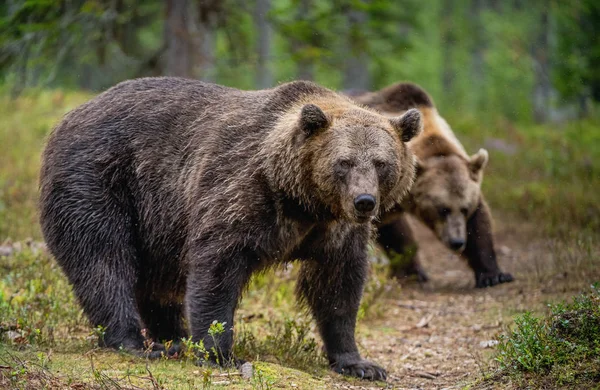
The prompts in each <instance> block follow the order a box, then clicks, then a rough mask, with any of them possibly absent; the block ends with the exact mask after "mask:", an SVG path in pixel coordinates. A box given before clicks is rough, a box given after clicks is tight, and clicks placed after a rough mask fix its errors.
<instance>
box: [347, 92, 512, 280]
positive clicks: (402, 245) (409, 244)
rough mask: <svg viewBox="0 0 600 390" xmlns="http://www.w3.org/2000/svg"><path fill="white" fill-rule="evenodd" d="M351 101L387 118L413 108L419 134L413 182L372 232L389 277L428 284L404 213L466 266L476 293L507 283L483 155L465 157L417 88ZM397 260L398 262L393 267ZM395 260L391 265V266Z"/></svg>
mask: <svg viewBox="0 0 600 390" xmlns="http://www.w3.org/2000/svg"><path fill="white" fill-rule="evenodd" d="M350 95H351V96H352V98H353V99H354V100H355V101H357V102H359V103H361V104H365V105H366V106H369V107H371V108H375V109H377V110H378V111H380V112H382V113H384V114H387V115H401V114H402V113H403V112H406V111H407V110H409V109H413V108H418V109H419V110H420V111H421V113H422V114H423V132H422V133H421V134H420V135H419V136H418V137H415V138H414V139H413V140H411V142H410V143H409V148H410V149H411V150H412V151H413V153H414V154H415V156H416V157H417V165H418V169H417V177H416V179H415V183H414V185H413V187H412V189H411V191H410V195H409V196H408V197H406V198H405V200H404V201H403V202H402V203H401V204H400V205H398V206H397V207H396V208H395V209H394V210H392V211H391V212H389V213H387V214H386V215H385V216H384V217H383V218H382V220H381V223H380V224H379V226H378V229H379V236H378V240H379V243H380V244H381V246H382V247H383V248H384V249H385V250H387V252H388V255H389V257H390V259H391V260H392V261H391V267H392V274H393V275H394V276H397V277H400V276H405V275H407V274H416V275H418V277H419V279H420V280H421V281H426V280H427V279H428V277H427V275H426V273H425V272H424V271H423V269H422V268H421V265H420V264H419V263H420V262H419V252H418V250H417V244H416V242H415V240H414V238H413V234H412V232H411V228H410V226H409V224H408V222H407V220H406V215H404V213H405V212H408V213H410V214H413V215H415V216H416V217H417V218H418V219H420V220H421V221H422V222H423V223H425V224H426V225H427V226H428V227H429V228H431V230H433V231H434V232H435V234H436V235H437V237H438V238H439V239H440V240H441V241H442V242H443V243H444V244H445V245H446V246H447V247H448V248H450V249H451V250H453V251H455V252H458V253H460V254H461V255H462V256H463V257H465V258H466V259H467V260H468V263H469V265H470V266H471V268H472V269H473V272H474V273H475V284H476V286H477V287H488V286H494V285H497V284H499V283H506V282H511V281H512V280H513V277H512V275H511V274H508V273H504V272H502V271H501V270H500V268H499V267H498V262H497V261H496V252H495V250H494V240H493V235H492V218H491V214H490V210H489V208H488V206H487V204H486V202H485V200H484V198H483V195H482V193H481V181H482V179H483V170H484V168H485V166H486V164H487V162H488V153H487V151H486V150H485V149H480V150H479V152H477V153H476V154H474V155H472V156H469V155H468V154H467V152H466V151H465V149H464V148H463V146H462V145H461V143H460V142H459V141H458V139H457V138H456V136H455V135H454V133H453V132H452V130H451V129H450V126H449V125H448V123H447V122H446V121H445V120H444V119H443V118H442V117H441V116H440V114H439V113H438V111H437V109H436V108H435V105H434V104H433V100H432V99H431V97H430V96H429V95H428V94H427V92H425V91H424V90H423V89H422V88H421V87H419V86H417V85H415V84H412V83H397V84H393V85H391V86H388V87H386V88H384V89H382V90H380V91H377V92H363V93H359V92H354V93H350ZM398 254H399V255H401V256H400V259H401V261H397V259H398ZM394 260H396V261H394Z"/></svg>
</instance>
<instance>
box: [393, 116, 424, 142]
mask: <svg viewBox="0 0 600 390" xmlns="http://www.w3.org/2000/svg"><path fill="white" fill-rule="evenodd" d="M390 122H391V123H392V126H393V127H394V129H395V130H396V131H397V132H398V133H399V134H400V139H402V142H408V141H410V140H411V139H413V137H415V136H416V135H419V133H420V132H421V130H423V120H422V119H421V113H420V112H419V110H417V109H416V108H411V109H410V110H408V111H406V112H405V113H404V115H402V116H401V117H399V118H392V119H390Z"/></svg>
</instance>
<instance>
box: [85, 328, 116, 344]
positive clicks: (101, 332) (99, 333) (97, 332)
mask: <svg viewBox="0 0 600 390" xmlns="http://www.w3.org/2000/svg"><path fill="white" fill-rule="evenodd" d="M105 335H106V328H105V327H104V326H102V325H97V326H96V327H95V328H94V329H92V331H91V333H90V336H96V338H97V340H98V341H97V343H98V345H104V336H105ZM119 349H120V348H119Z"/></svg>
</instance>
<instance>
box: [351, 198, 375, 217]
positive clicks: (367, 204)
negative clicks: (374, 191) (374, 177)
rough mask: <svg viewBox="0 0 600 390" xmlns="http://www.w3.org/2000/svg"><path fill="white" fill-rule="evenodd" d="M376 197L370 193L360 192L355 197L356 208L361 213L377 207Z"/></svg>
mask: <svg viewBox="0 0 600 390" xmlns="http://www.w3.org/2000/svg"><path fill="white" fill-rule="evenodd" d="M375 203H376V200H375V197H374V196H373V195H369V194H360V195H358V196H357V197H356V198H354V208H355V209H356V210H358V211H360V212H361V213H368V212H370V211H373V210H374V209H375Z"/></svg>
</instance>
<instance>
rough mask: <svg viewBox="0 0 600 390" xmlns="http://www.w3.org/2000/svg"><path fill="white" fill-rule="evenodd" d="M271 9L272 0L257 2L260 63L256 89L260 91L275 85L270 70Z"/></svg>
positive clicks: (255, 20)
mask: <svg viewBox="0 0 600 390" xmlns="http://www.w3.org/2000/svg"><path fill="white" fill-rule="evenodd" d="M270 9H271V0H256V9H255V14H254V24H255V26H256V30H257V31H258V42H257V52H258V53H257V54H258V63H257V66H256V87H257V88H258V89H264V88H269V87H271V86H272V85H273V76H272V74H271V69H270V68H269V56H270V53H271V34H272V29H271V25H270V23H269V20H268V18H267V16H268V13H269V10H270Z"/></svg>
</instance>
